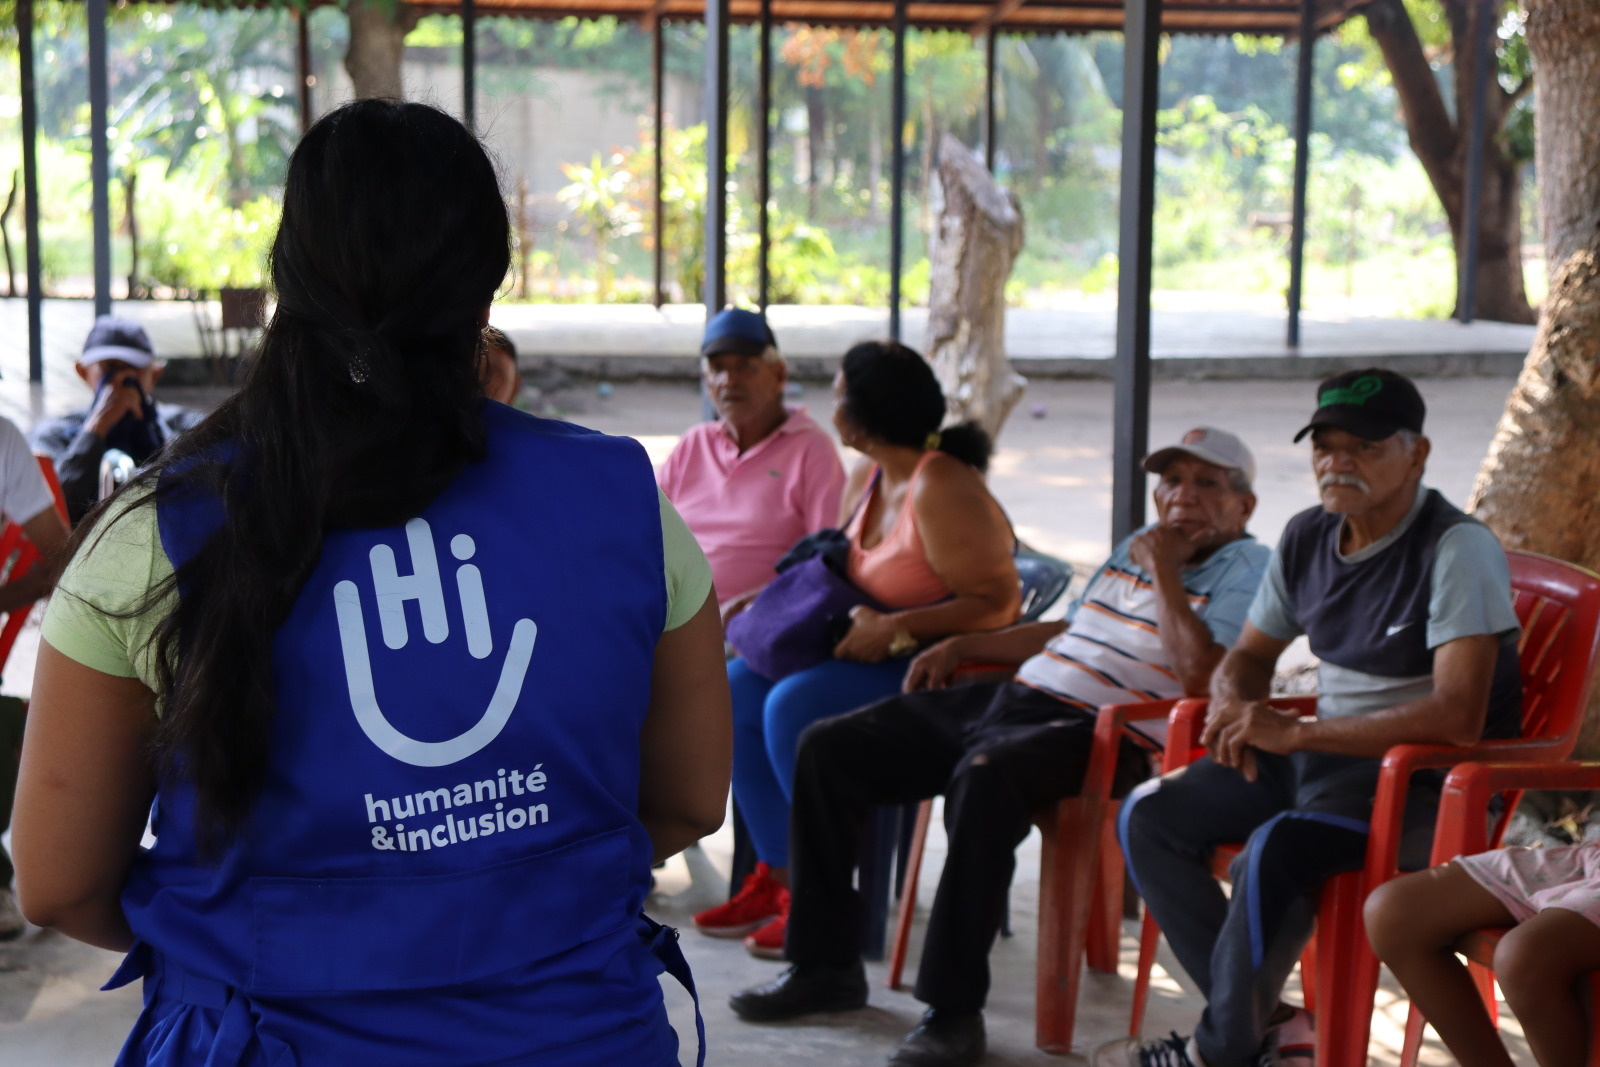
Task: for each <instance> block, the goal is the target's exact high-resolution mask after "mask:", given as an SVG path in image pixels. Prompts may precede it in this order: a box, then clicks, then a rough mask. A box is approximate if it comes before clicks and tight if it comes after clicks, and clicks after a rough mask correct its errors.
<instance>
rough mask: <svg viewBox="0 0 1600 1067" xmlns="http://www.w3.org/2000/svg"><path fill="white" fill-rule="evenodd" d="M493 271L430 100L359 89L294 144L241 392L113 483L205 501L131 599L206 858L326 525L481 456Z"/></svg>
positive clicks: (414, 502) (164, 741)
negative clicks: (483, 350) (129, 476)
mask: <svg viewBox="0 0 1600 1067" xmlns="http://www.w3.org/2000/svg"><path fill="white" fill-rule="evenodd" d="M509 265H510V228H509V225H508V221H507V216H506V210H505V204H504V201H503V200H502V199H501V196H500V192H499V187H498V183H497V181H496V178H495V172H494V167H493V165H492V164H491V163H490V161H489V158H488V156H487V155H486V154H485V153H484V150H483V148H482V146H481V145H479V143H478V142H477V140H476V139H475V138H474V137H473V136H472V135H471V134H470V133H468V132H467V130H466V129H465V128H464V127H462V125H461V124H460V123H458V122H457V121H456V120H454V119H452V118H450V117H449V116H448V115H445V114H444V113H443V112H441V111H438V110H436V109H434V108H431V107H426V106H424V105H420V104H406V103H397V102H394V101H382V100H363V101H358V102H355V103H352V104H348V105H345V106H344V107H341V108H339V109H338V110H336V111H333V112H331V113H330V114H328V115H327V116H325V117H324V118H322V119H321V120H320V121H319V122H317V124H316V125H315V126H313V127H312V128H311V130H310V131H309V132H307V134H306V136H305V138H304V139H303V140H302V141H301V143H300V145H299V147H298V148H296V149H295V152H294V156H293V157H292V159H291V160H290V162H289V175H288V180H287V183H286V185H285V189H284V204H283V221H282V223H281V225H280V227H279V230H278V234H277V237H276V239H275V241H274V242H273V246H272V254H271V275H272V280H273V285H274V287H275V289H276V293H277V310H276V312H275V314H274V315H273V317H272V321H271V322H270V323H268V325H267V328H266V332H265V334H264V336H263V338H262V343H261V347H260V351H259V353H258V355H257V356H256V357H255V359H254V360H253V361H252V363H251V366H250V368H249V371H248V373H247V374H246V376H245V379H244V383H243V385H242V386H241V387H240V389H239V391H238V393H237V394H235V395H234V396H233V397H231V398H229V399H228V400H227V401H225V402H224V403H223V404H222V405H221V406H220V407H218V408H217V410H216V411H214V412H213V413H212V414H211V415H210V416H209V417H207V418H206V419H205V421H203V422H202V423H201V424H200V425H198V426H196V427H195V428H194V429H193V430H191V431H190V432H188V433H187V434H185V435H184V436H182V437H180V438H178V439H177V440H176V441H174V442H173V443H172V445H171V446H170V447H169V448H168V449H167V451H165V452H164V453H163V454H162V456H161V458H160V459H159V460H158V462H157V463H156V464H155V465H154V466H153V467H152V468H151V469H150V470H147V471H146V472H144V473H143V474H141V475H140V476H139V477H138V478H137V479H135V480H134V481H133V482H132V483H131V484H130V486H129V487H128V488H127V490H125V494H126V493H133V494H136V496H135V497H134V498H133V500H132V502H134V503H138V502H141V500H142V501H148V500H151V499H154V500H155V501H156V502H157V503H158V504H159V503H160V502H161V501H162V500H166V499H175V498H178V497H180V496H183V495H193V494H196V493H199V494H201V495H202V496H204V497H209V498H211V499H214V500H218V501H220V503H221V506H222V523H221V525H220V527H218V528H217V529H216V531H215V532H214V533H212V534H211V535H210V536H209V538H207V539H205V540H204V542H203V544H202V545H201V547H200V548H199V549H198V551H196V552H195V553H194V554H193V555H192V556H190V557H189V558H188V559H186V560H184V561H183V562H182V563H181V565H180V566H179V567H178V569H177V572H176V574H175V576H174V579H173V580H172V582H170V583H168V584H167V585H165V586H164V587H162V588H158V589H156V590H154V591H152V593H151V595H150V596H149V597H148V598H147V599H146V602H145V603H144V604H143V605H142V606H141V610H145V611H149V610H156V609H157V608H158V606H159V605H160V604H162V603H163V602H164V601H166V598H167V597H168V595H169V594H171V593H172V592H173V591H174V589H176V591H177V593H178V596H177V600H176V605H175V606H174V608H173V610H172V611H171V613H170V614H168V615H166V616H165V618H164V619H163V620H162V621H161V623H160V624H159V626H158V627H157V628H156V631H155V636H154V639H153V641H154V645H155V650H156V652H157V663H158V666H157V670H158V679H157V681H158V686H157V688H158V691H159V695H160V697H161V700H162V719H161V723H160V726H159V729H158V731H157V753H156V756H157V760H158V767H159V770H160V771H161V773H162V774H163V776H164V778H165V779H167V780H170V779H172V778H173V777H175V776H176V777H179V778H181V779H182V780H184V781H186V782H187V783H188V784H190V785H191V786H192V787H193V789H194V792H195V794H196V798H197V833H198V834H199V837H200V840H201V844H202V847H203V848H205V849H206V850H207V851H208V852H212V851H214V850H215V849H216V848H217V847H219V846H220V845H221V844H223V843H225V842H226V841H228V840H230V839H232V838H233V837H235V836H236V835H237V834H238V832H239V831H240V830H241V829H242V828H243V826H244V824H245V822H246V820H247V819H248V818H249V816H250V813H251V810H252V808H253V807H254V804H255V801H256V798H257V796H258V795H259V794H260V791H261V788H262V785H263V783H264V781H265V778H266V773H267V764H268V750H269V745H270V740H271V730H272V722H273V717H274V713H275V704H274V686H273V634H274V633H275V632H276V630H277V628H278V627H279V626H280V625H282V623H283V622H284V621H285V620H286V619H287V618H288V615H289V612H290V610H291V608H292V607H293V606H294V603H295V600H296V599H297V597H298V595H299V592H300V589H301V587H302V585H303V584H304V583H305V581H306V579H307V577H308V576H309V575H310V574H311V572H312V570H313V569H314V568H315V566H316V564H317V560H318V557H319V556H320V554H321V551H322V539H323V536H324V534H325V533H326V532H327V531H328V530H332V529H338V528H346V527H370V526H386V525H392V524H395V523H398V522H401V521H403V520H405V519H407V518H410V517H412V516H414V515H416V514H417V513H418V512H420V511H421V510H422V509H423V508H424V507H426V505H427V504H428V503H429V502H430V501H431V500H432V499H433V498H434V496H435V495H437V494H438V493H439V492H440V490H442V489H443V488H444V487H445V486H447V485H449V484H450V482H451V481H453V480H454V479H455V477H456V476H457V475H458V474H459V473H460V472H461V470H462V469H463V467H465V465H466V464H468V463H470V462H473V461H474V460H476V459H480V458H482V456H483V455H484V450H485V444H484V429H483V424H482V419H481V415H480V411H481V404H482V392H481V387H480V384H479V380H478V365H477V344H478V336H479V331H480V328H481V325H482V316H483V314H484V312H485V310H486V309H487V307H488V305H489V302H490V301H491V299H492V298H493V295H494V291H495V289H496V287H497V286H498V285H499V284H500V282H501V281H502V280H503V279H504V277H505V273H506V270H507V268H508V267H509ZM103 513H104V509H102V512H100V514H103ZM84 525H85V526H86V527H87V526H89V525H90V524H89V523H85V524H84ZM89 536H92V535H89ZM84 537H85V533H84V532H82V531H80V534H79V537H78V538H77V542H78V543H81V542H82V541H83V539H84Z"/></svg>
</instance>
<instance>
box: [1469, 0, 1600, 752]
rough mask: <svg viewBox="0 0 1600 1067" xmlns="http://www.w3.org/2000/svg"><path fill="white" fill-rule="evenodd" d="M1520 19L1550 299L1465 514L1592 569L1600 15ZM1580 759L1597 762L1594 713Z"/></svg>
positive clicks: (1536, 14) (1599, 520) (1581, 7)
mask: <svg viewBox="0 0 1600 1067" xmlns="http://www.w3.org/2000/svg"><path fill="white" fill-rule="evenodd" d="M1527 11H1528V47H1529V50H1530V51H1531V53H1532V55H1533V61H1534V68H1535V69H1536V70H1537V71H1538V76H1539V81H1538V84H1537V89H1536V91H1537V93H1538V108H1537V116H1538V146H1537V153H1538V155H1537V161H1538V167H1539V178H1540V183H1539V184H1540V196H1541V210H1542V214H1543V217H1544V226H1545V247H1546V248H1547V249H1548V250H1549V257H1550V258H1549V262H1550V264H1551V282H1550V295H1549V296H1548V297H1547V298H1546V300H1545V303H1544V307H1543V309H1542V313H1541V320H1540V325H1539V332H1538V334H1537V336H1536V337H1535V338H1534V342H1533V350H1532V351H1531V352H1529V354H1528V360H1527V363H1526V364H1525V365H1524V366H1523V369H1522V375H1521V377H1519V378H1518V379H1517V384H1516V387H1515V388H1514V389H1513V390H1512V392H1511V396H1510V398H1509V399H1508V400H1507V402H1506V410H1505V413H1504V414H1503V415H1502V416H1501V418H1500V426H1499V428H1498V430H1497V431H1496V433H1495V437H1494V441H1493V443H1492V444H1491V445H1490V447H1489V455H1488V457H1487V458H1486V459H1485V460H1484V462H1483V466H1482V467H1481V468H1480V469H1479V471H1478V482H1477V485H1476V486H1475V487H1474V489H1473V492H1472V498H1471V500H1470V501H1469V502H1468V507H1469V508H1470V509H1471V510H1473V511H1474V512H1475V513H1476V514H1477V516H1478V517H1479V518H1480V519H1482V520H1483V521H1484V522H1486V523H1488V524H1489V527H1490V528H1491V529H1493V530H1494V532H1495V533H1496V534H1497V535H1499V537H1500V540H1501V542H1502V543H1504V544H1505V545H1506V547H1508V548H1521V549H1527V550H1530V551H1533V552H1542V553H1544V554H1546V555H1551V556H1556V557H1558V558H1560V559H1565V560H1570V561H1572V562H1574V563H1581V564H1583V565H1584V566H1587V567H1591V568H1597V569H1600V493H1597V492H1596V491H1595V486H1596V485H1597V484H1600V173H1597V172H1596V169H1595V167H1594V164H1593V161H1594V160H1595V159H1596V158H1600V129H1597V128H1596V126H1595V123H1594V116H1595V115H1597V114H1600V4H1597V2H1596V0H1527ZM1579 750H1580V752H1582V753H1583V754H1586V755H1589V756H1591V757H1592V756H1595V755H1600V720H1597V715H1596V711H1595V705H1593V704H1591V706H1590V709H1589V719H1588V726H1587V727H1586V729H1585V731H1584V735H1583V738H1582V739H1581V740H1580V742H1579Z"/></svg>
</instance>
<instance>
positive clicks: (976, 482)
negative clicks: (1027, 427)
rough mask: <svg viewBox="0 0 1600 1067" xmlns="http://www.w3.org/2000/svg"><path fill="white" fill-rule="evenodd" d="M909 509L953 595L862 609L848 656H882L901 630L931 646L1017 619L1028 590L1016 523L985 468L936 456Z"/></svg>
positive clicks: (843, 648) (839, 649) (840, 648)
mask: <svg viewBox="0 0 1600 1067" xmlns="http://www.w3.org/2000/svg"><path fill="white" fill-rule="evenodd" d="M902 506H905V507H915V508H916V509H917V512H916V514H917V529H918V531H919V532H920V534H921V536H922V546H923V550H924V551H925V552H926V553H927V558H928V566H929V567H931V568H932V569H933V572H934V573H935V574H937V575H938V576H939V578H940V580H941V581H943V582H944V584H945V586H946V588H948V589H949V590H950V593H951V596H950V598H949V599H947V600H943V601H940V602H939V603H937V604H930V605H929V606H927V607H924V608H910V609H908V610H905V611H896V612H891V613H888V614H882V613H879V612H876V611H873V610H872V609H871V608H867V607H858V608H856V609H855V610H853V611H852V612H851V613H850V617H851V620H852V622H851V626H850V630H849V631H848V632H847V633H846V634H845V637H844V640H842V641H840V642H839V644H838V645H837V646H836V647H835V649H834V655H836V656H838V657H840V658H842V659H855V660H862V661H865V662H869V663H871V662H878V661H881V660H883V659H885V658H886V657H887V656H888V649H889V647H890V646H891V644H892V643H893V641H894V639H895V636H896V635H897V634H899V633H901V632H905V633H907V634H909V635H910V636H911V637H914V638H916V639H917V640H918V641H919V642H924V643H925V642H928V641H931V640H934V639H936V638H941V637H946V636H948V635H950V634H957V633H971V632H973V631H977V630H993V629H997V628H999V627H1001V626H1008V625H1010V624H1011V623H1013V622H1015V621H1016V619H1017V612H1018V609H1019V607H1020V605H1021V603H1022V594H1021V591H1020V589H1019V587H1018V584H1017V567H1016V563H1015V562H1014V561H1013V559H1012V549H1013V539H1012V535H1011V526H1010V524H1009V523H1007V522H1006V518H1005V513H1004V512H1003V511H1001V509H1000V505H999V504H998V503H996V502H995V500H994V498H993V497H992V496H990V495H989V490H988V487H987V486H985V485H984V483H983V478H982V477H981V476H980V475H979V474H978V472H977V471H975V470H973V469H972V468H971V467H969V466H967V465H966V464H965V463H962V462H961V461H960V460H958V459H954V458H952V457H948V456H935V457H934V459H933V460H932V461H931V462H929V463H928V465H927V466H926V467H924V468H923V470H922V475H921V477H920V478H918V479H917V486H916V491H915V496H914V498H913V499H911V500H908V501H907V502H906V504H904V505H902Z"/></svg>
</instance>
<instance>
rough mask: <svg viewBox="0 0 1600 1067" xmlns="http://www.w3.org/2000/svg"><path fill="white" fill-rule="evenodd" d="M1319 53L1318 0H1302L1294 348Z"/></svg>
mask: <svg viewBox="0 0 1600 1067" xmlns="http://www.w3.org/2000/svg"><path fill="white" fill-rule="evenodd" d="M1316 52H1317V4H1316V0H1300V55H1299V57H1298V62H1297V63H1296V66H1295V82H1294V202H1293V207H1292V208H1291V212H1292V213H1291V216H1290V223H1289V334H1288V345H1289V347H1290V348H1299V347H1300V305H1301V303H1302V302H1303V301H1302V296H1303V292H1304V286H1305V265H1306V182H1307V179H1308V177H1309V174H1310V166H1311V85H1312V75H1313V73H1314V72H1315V64H1316Z"/></svg>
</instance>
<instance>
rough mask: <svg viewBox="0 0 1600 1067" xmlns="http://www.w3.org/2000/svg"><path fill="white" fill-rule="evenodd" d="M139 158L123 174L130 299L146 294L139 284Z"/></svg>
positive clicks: (123, 208) (123, 204)
mask: <svg viewBox="0 0 1600 1067" xmlns="http://www.w3.org/2000/svg"><path fill="white" fill-rule="evenodd" d="M137 167H138V160H131V161H129V163H128V169H127V170H125V171H123V174H122V210H123V214H124V215H126V217H127V220H128V253H129V255H128V299H129V300H136V299H138V298H139V297H140V296H142V295H144V291H143V287H142V286H141V285H140V284H139V212H138V204H139V171H138V169H137Z"/></svg>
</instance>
